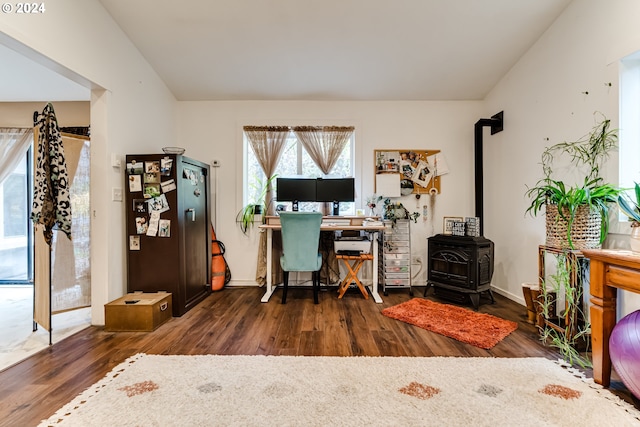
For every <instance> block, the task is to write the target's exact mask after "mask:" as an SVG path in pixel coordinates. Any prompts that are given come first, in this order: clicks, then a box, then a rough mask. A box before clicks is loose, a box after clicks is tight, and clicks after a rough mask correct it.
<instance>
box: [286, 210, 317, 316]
mask: <svg viewBox="0 0 640 427" xmlns="http://www.w3.org/2000/svg"><path fill="white" fill-rule="evenodd" d="M280 224H281V226H282V256H281V257H280V266H282V272H283V285H284V289H283V291H282V304H285V303H286V302H287V289H288V286H289V272H290V271H311V272H312V283H313V303H314V304H318V290H319V289H320V267H322V255H321V254H320V253H319V252H318V245H319V242H320V225H321V224H322V214H321V213H320V212H280Z"/></svg>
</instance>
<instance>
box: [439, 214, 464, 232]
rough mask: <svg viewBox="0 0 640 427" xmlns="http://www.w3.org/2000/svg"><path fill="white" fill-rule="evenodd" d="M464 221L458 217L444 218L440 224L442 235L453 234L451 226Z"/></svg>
mask: <svg viewBox="0 0 640 427" xmlns="http://www.w3.org/2000/svg"><path fill="white" fill-rule="evenodd" d="M462 221H464V220H463V218H462V217H460V216H445V217H444V220H443V222H442V234H453V224H454V223H456V222H462Z"/></svg>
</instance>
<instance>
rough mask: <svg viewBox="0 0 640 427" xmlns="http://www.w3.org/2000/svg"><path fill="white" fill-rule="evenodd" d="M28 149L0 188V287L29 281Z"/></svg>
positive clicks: (30, 266) (30, 267)
mask: <svg viewBox="0 0 640 427" xmlns="http://www.w3.org/2000/svg"><path fill="white" fill-rule="evenodd" d="M30 170H31V149H29V151H28V152H27V153H26V154H25V156H24V157H23V158H22V159H21V160H20V163H18V165H17V166H16V167H15V168H14V170H13V171H12V172H11V174H10V175H9V176H8V177H7V178H6V179H5V180H4V181H3V182H2V183H1V184H0V206H2V208H1V209H0V285H3V284H24V283H31V282H32V280H33V239H32V227H31V226H30V224H31V223H30V220H29V215H30V212H31V174H30V173H28V171H30Z"/></svg>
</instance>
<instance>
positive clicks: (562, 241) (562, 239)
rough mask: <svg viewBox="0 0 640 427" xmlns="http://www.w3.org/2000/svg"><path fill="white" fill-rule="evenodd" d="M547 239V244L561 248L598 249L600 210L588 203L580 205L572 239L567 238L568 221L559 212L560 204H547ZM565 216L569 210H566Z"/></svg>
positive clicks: (573, 226)
mask: <svg viewBox="0 0 640 427" xmlns="http://www.w3.org/2000/svg"><path fill="white" fill-rule="evenodd" d="M546 209H547V211H546V220H547V239H546V240H547V241H546V245H547V246H550V247H552V248H559V249H578V250H579V249H597V248H600V247H601V244H600V229H601V227H602V225H601V216H600V212H598V211H595V210H590V209H589V206H588V205H584V206H580V207H578V209H577V210H576V216H575V218H574V220H573V224H572V225H571V241H572V242H573V248H571V246H570V245H569V239H568V238H567V227H568V224H567V221H566V220H565V219H564V218H563V217H561V216H560V214H559V213H558V206H556V205H552V204H548V205H546ZM564 215H565V217H569V212H567V211H566V210H565V211H564Z"/></svg>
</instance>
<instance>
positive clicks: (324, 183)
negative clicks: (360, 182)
mask: <svg viewBox="0 0 640 427" xmlns="http://www.w3.org/2000/svg"><path fill="white" fill-rule="evenodd" d="M355 194H356V192H355V180H354V178H319V179H318V182H317V185H316V200H317V201H318V202H333V214H334V215H339V214H340V202H353V201H355Z"/></svg>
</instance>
